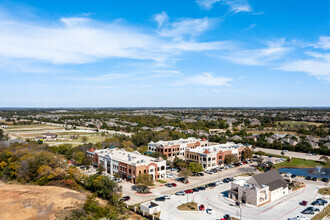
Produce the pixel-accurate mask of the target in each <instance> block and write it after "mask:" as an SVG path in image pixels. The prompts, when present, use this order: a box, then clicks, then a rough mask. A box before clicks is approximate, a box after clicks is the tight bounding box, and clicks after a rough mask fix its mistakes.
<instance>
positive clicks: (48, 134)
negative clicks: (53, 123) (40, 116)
mask: <svg viewBox="0 0 330 220" xmlns="http://www.w3.org/2000/svg"><path fill="white" fill-rule="evenodd" d="M41 135H45V136H57V135H56V134H53V133H42V134H41Z"/></svg>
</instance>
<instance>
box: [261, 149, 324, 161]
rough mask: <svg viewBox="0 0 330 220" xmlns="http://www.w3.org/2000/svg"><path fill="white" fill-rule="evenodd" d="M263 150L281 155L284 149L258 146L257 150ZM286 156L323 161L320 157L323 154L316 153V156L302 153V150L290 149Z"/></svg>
mask: <svg viewBox="0 0 330 220" xmlns="http://www.w3.org/2000/svg"><path fill="white" fill-rule="evenodd" d="M259 150H260V151H263V152H265V153H269V154H276V155H281V152H282V150H275V149H268V148H259V147H257V148H256V149H255V151H259ZM284 156H286V157H296V158H301V159H308V160H317V161H322V160H320V157H321V156H322V155H316V156H307V155H306V153H300V152H294V151H288V152H286V153H285V154H284Z"/></svg>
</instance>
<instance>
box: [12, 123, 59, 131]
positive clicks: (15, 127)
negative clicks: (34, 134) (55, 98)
mask: <svg viewBox="0 0 330 220" xmlns="http://www.w3.org/2000/svg"><path fill="white" fill-rule="evenodd" d="M29 129H31V130H52V129H63V128H62V127H57V126H52V125H42V124H32V125H9V126H8V128H7V129H6V130H29Z"/></svg>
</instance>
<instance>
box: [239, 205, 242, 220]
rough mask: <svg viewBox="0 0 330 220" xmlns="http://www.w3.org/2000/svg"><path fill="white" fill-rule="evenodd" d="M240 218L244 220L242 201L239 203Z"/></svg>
mask: <svg viewBox="0 0 330 220" xmlns="http://www.w3.org/2000/svg"><path fill="white" fill-rule="evenodd" d="M239 219H240V220H242V202H240V203H239Z"/></svg>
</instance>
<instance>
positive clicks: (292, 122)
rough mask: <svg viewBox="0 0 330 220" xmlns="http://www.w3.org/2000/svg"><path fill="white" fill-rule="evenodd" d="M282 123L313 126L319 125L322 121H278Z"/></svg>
mask: <svg viewBox="0 0 330 220" xmlns="http://www.w3.org/2000/svg"><path fill="white" fill-rule="evenodd" d="M279 122H280V123H281V124H283V125H290V126H295V125H298V126H300V125H315V126H320V125H322V123H317V122H306V121H279Z"/></svg>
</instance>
